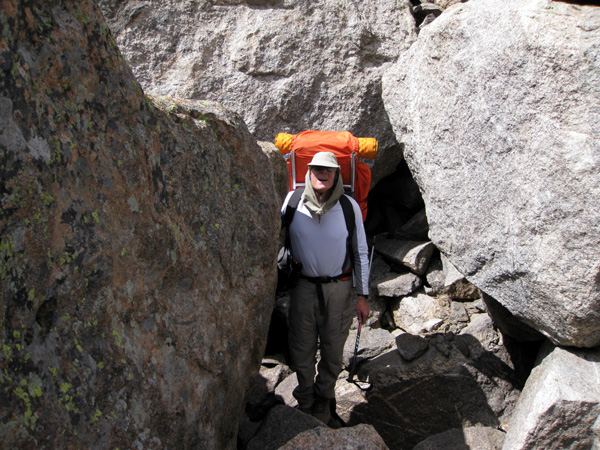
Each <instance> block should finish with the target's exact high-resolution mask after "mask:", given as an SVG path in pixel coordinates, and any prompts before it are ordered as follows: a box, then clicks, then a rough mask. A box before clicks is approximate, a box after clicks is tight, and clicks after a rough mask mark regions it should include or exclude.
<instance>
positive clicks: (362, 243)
mask: <svg viewBox="0 0 600 450" xmlns="http://www.w3.org/2000/svg"><path fill="white" fill-rule="evenodd" d="M350 201H351V203H352V209H353V210H354V223H355V224H356V225H355V227H354V235H353V236H352V251H353V253H354V279H355V283H356V292H357V294H358V295H364V296H365V297H367V296H368V295H369V272H370V269H369V247H368V245H367V236H366V233H365V226H364V224H363V220H362V212H361V211H360V206H358V203H356V201H355V200H354V199H353V198H350Z"/></svg>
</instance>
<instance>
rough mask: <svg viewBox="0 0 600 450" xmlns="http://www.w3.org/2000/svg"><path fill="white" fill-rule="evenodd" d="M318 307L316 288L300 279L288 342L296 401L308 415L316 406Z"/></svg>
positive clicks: (292, 298)
mask: <svg viewBox="0 0 600 450" xmlns="http://www.w3.org/2000/svg"><path fill="white" fill-rule="evenodd" d="M318 307H319V306H318V299H317V290H316V286H315V284H313V283H310V282H308V281H306V280H303V279H301V280H300V281H299V282H298V285H297V286H296V287H295V288H294V289H293V290H292V291H291V293H290V311H289V333H288V341H289V351H290V359H291V366H292V368H293V370H295V371H296V375H297V377H298V387H296V389H294V397H295V398H296V400H298V407H299V408H300V409H301V410H303V411H305V412H309V411H311V408H312V406H313V402H314V381H315V363H316V353H317V324H316V317H315V314H316V313H317V312H318Z"/></svg>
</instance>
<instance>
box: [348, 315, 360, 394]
mask: <svg viewBox="0 0 600 450" xmlns="http://www.w3.org/2000/svg"><path fill="white" fill-rule="evenodd" d="M360 328H361V324H360V321H359V322H358V331H357V332H356V343H355V344H354V356H353V357H352V364H351V366H350V373H349V374H348V380H347V381H349V382H351V383H352V382H353V378H354V372H355V371H356V357H357V355H358V343H359V342H360Z"/></svg>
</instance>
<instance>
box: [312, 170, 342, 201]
mask: <svg viewBox="0 0 600 450" xmlns="http://www.w3.org/2000/svg"><path fill="white" fill-rule="evenodd" d="M335 172H336V169H334V168H332V167H320V166H313V167H311V168H310V184H311V185H312V187H313V189H314V190H315V191H316V192H318V193H319V194H324V193H325V192H327V191H328V190H329V189H331V188H332V187H333V182H334V181H335Z"/></svg>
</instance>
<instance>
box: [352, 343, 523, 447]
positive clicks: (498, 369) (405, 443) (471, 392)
mask: <svg viewBox="0 0 600 450" xmlns="http://www.w3.org/2000/svg"><path fill="white" fill-rule="evenodd" d="M440 337H441V335H430V336H428V337H427V338H422V339H424V340H429V341H430V342H435V341H436V339H437V341H440V340H441V339H440ZM411 344H413V345H414V342H412V341H411ZM443 345H444V346H446V348H447V349H448V351H449V353H446V352H441V351H440V349H439V348H437V347H439V345H438V344H435V345H429V349H428V350H427V352H426V353H425V354H424V355H423V356H422V357H419V358H416V359H415V360H414V361H412V362H407V361H405V360H403V359H402V358H401V357H400V354H399V352H390V353H387V354H385V355H382V356H380V357H378V358H376V359H374V360H372V361H370V362H369V363H367V364H364V365H363V367H362V368H361V369H360V370H359V374H358V376H359V378H362V379H365V378H366V376H367V375H368V377H369V379H370V382H371V383H372V388H371V390H370V391H368V392H366V399H367V402H366V403H363V404H359V405H357V406H356V407H355V408H354V409H353V411H352V414H351V416H350V421H349V425H355V424H358V423H368V424H371V425H372V426H373V427H375V429H376V430H377V432H378V433H379V434H380V435H381V437H382V438H383V439H384V441H385V443H386V444H387V446H388V447H389V448H390V449H391V450H404V449H412V448H413V447H414V446H415V445H416V444H418V443H419V442H421V441H423V440H424V439H426V438H427V437H430V436H433V435H436V434H439V433H442V432H444V431H447V430H450V429H456V428H465V427H469V426H486V427H491V428H495V429H497V428H499V426H500V420H499V416H500V413H501V411H494V409H493V408H492V406H491V405H490V403H489V402H490V400H489V398H488V396H489V395H490V390H493V389H503V388H506V389H512V388H516V389H520V388H521V387H522V386H523V384H524V382H525V380H526V378H527V375H528V374H529V370H531V365H530V364H528V363H527V364H525V363H524V362H523V361H520V362H519V364H520V365H516V366H515V367H511V365H509V364H507V362H506V361H503V360H502V359H501V358H499V357H498V356H496V354H495V353H493V352H491V351H487V350H486V349H485V348H483V347H482V345H481V343H480V342H479V341H478V340H477V339H476V338H475V337H473V336H471V335H458V336H455V337H454V338H453V339H452V340H451V341H444V342H443ZM517 350H518V349H517V348H516V347H515V349H513V353H514V354H517V353H518V351H517ZM506 359H508V360H509V361H508V362H509V363H510V364H513V363H512V362H511V360H514V359H517V358H513V357H512V356H511V357H506ZM523 359H524V360H525V361H529V359H528V358H523ZM499 385H502V386H499ZM484 386H485V387H484ZM498 386H499V387H498ZM486 391H487V392H486ZM496 397H497V396H496ZM465 445H466V443H465Z"/></svg>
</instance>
